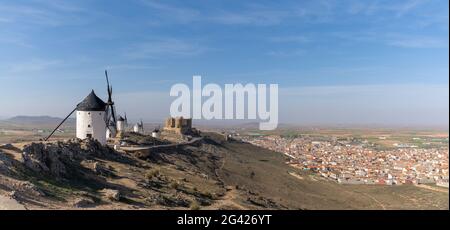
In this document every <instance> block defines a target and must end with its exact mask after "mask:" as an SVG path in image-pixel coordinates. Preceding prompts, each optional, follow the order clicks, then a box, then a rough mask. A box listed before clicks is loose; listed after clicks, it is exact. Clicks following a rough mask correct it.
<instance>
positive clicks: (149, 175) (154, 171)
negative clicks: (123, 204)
mask: <svg viewBox="0 0 450 230" xmlns="http://www.w3.org/2000/svg"><path fill="white" fill-rule="evenodd" d="M160 174H161V173H160V172H159V169H152V170H150V171H148V172H147V173H146V174H145V177H146V178H147V179H148V180H151V179H153V177H157V176H159V175H160Z"/></svg>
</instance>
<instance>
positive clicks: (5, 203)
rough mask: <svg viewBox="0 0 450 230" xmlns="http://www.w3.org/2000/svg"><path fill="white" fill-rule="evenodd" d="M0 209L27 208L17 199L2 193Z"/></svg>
mask: <svg viewBox="0 0 450 230" xmlns="http://www.w3.org/2000/svg"><path fill="white" fill-rule="evenodd" d="M0 210H26V208H25V206H23V205H22V204H20V203H19V202H17V201H16V200H14V199H11V198H9V197H6V196H2V195H0Z"/></svg>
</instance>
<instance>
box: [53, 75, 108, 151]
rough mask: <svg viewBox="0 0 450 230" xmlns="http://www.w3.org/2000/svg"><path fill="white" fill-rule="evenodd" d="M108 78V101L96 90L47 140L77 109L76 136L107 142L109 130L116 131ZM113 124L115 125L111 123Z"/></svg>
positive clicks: (78, 105)
mask: <svg viewBox="0 0 450 230" xmlns="http://www.w3.org/2000/svg"><path fill="white" fill-rule="evenodd" d="M105 74H106V80H107V84H108V102H107V103H105V102H104V101H103V100H102V99H100V98H99V97H98V96H97V95H96V94H95V92H94V90H92V91H91V93H90V94H89V95H88V96H87V97H86V98H84V100H83V101H81V102H80V103H78V104H77V106H76V107H75V108H74V110H72V112H70V113H69V115H67V116H66V117H65V118H64V119H63V120H62V121H61V123H59V125H58V126H57V127H56V128H55V129H54V130H53V131H52V132H51V133H50V135H49V136H48V137H47V138H45V141H47V140H48V139H49V138H50V137H51V136H52V135H53V134H54V133H55V131H56V130H57V129H58V128H59V127H60V126H61V125H62V124H63V123H64V122H65V121H66V120H67V119H68V118H69V117H70V116H71V115H72V114H73V113H74V112H75V111H76V137H77V138H79V139H86V138H93V139H95V140H97V141H99V142H100V143H101V144H106V138H107V135H108V134H107V130H109V132H110V134H111V133H112V132H115V130H116V128H115V119H116V118H115V109H114V102H113V101H112V98H111V96H112V88H111V87H110V86H109V80H108V75H107V73H106V71H105ZM111 124H113V125H111Z"/></svg>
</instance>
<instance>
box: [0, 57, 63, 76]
mask: <svg viewBox="0 0 450 230" xmlns="http://www.w3.org/2000/svg"><path fill="white" fill-rule="evenodd" d="M62 63H63V62H62V61H61V60H50V59H41V58H33V59H30V60H25V61H22V62H14V63H4V64H3V65H1V66H0V71H1V72H2V74H1V75H3V77H8V76H15V75H22V74H27V73H34V72H38V71H44V70H47V69H49V68H52V67H56V66H59V65H61V64H62Z"/></svg>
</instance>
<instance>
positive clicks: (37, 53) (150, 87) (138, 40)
mask: <svg viewBox="0 0 450 230" xmlns="http://www.w3.org/2000/svg"><path fill="white" fill-rule="evenodd" d="M448 8H449V3H448V1H447V0H405V1H390V0H383V1H381V0H373V1H369V0H359V1H357V0H355V1H350V0H348V1H344V0H339V1H337V0H336V1H332V0H322V1H321V0H313V1H206V0H199V1H150V0H130V1H126V2H125V1H122V0H121V1H119V0H116V1H114V0H108V1H106V0H105V1H87V0H86V1H83V0H80V1H55V0H27V1H21V0H14V1H13V0H0V117H8V116H14V115H19V114H22V115H23V114H28V115H53V116H65V115H66V113H67V112H69V111H70V110H71V109H72V108H73V107H74V106H75V104H77V103H78V102H79V101H80V100H82V99H83V98H84V97H85V96H86V95H87V94H88V93H89V92H90V90H91V89H94V90H95V91H96V92H97V94H98V95H99V96H101V97H102V98H105V97H106V86H105V82H104V76H103V70H104V69H105V68H107V69H108V70H109V73H110V77H111V82H112V84H113V88H114V96H115V99H116V102H117V103H116V104H117V106H118V107H117V110H118V111H119V112H123V111H125V110H126V111H127V114H128V116H129V117H132V118H136V119H139V118H143V119H144V120H148V121H153V120H158V119H162V118H163V117H165V116H167V115H168V113H169V105H170V103H171V101H172V100H173V98H170V97H169V90H170V87H171V86H172V85H173V84H175V83H179V82H183V83H188V84H192V83H191V81H192V75H202V77H203V81H204V82H205V83H207V82H209V83H218V84H225V83H238V82H240V83H267V84H268V83H277V84H279V87H280V111H279V114H280V120H281V122H292V123H300V124H309V123H314V124H320V123H323V124H337V123H345V124H351V123H357V124H364V123H371V124H373V123H377V124H420V125H423V124H431V125H436V124H437V125H439V124H448V120H449V112H448V111H449V108H448V102H449V101H448V98H449V87H448V76H449V65H448V62H449V46H448V44H449V31H448V28H449V24H448V22H449V11H448Z"/></svg>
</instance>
